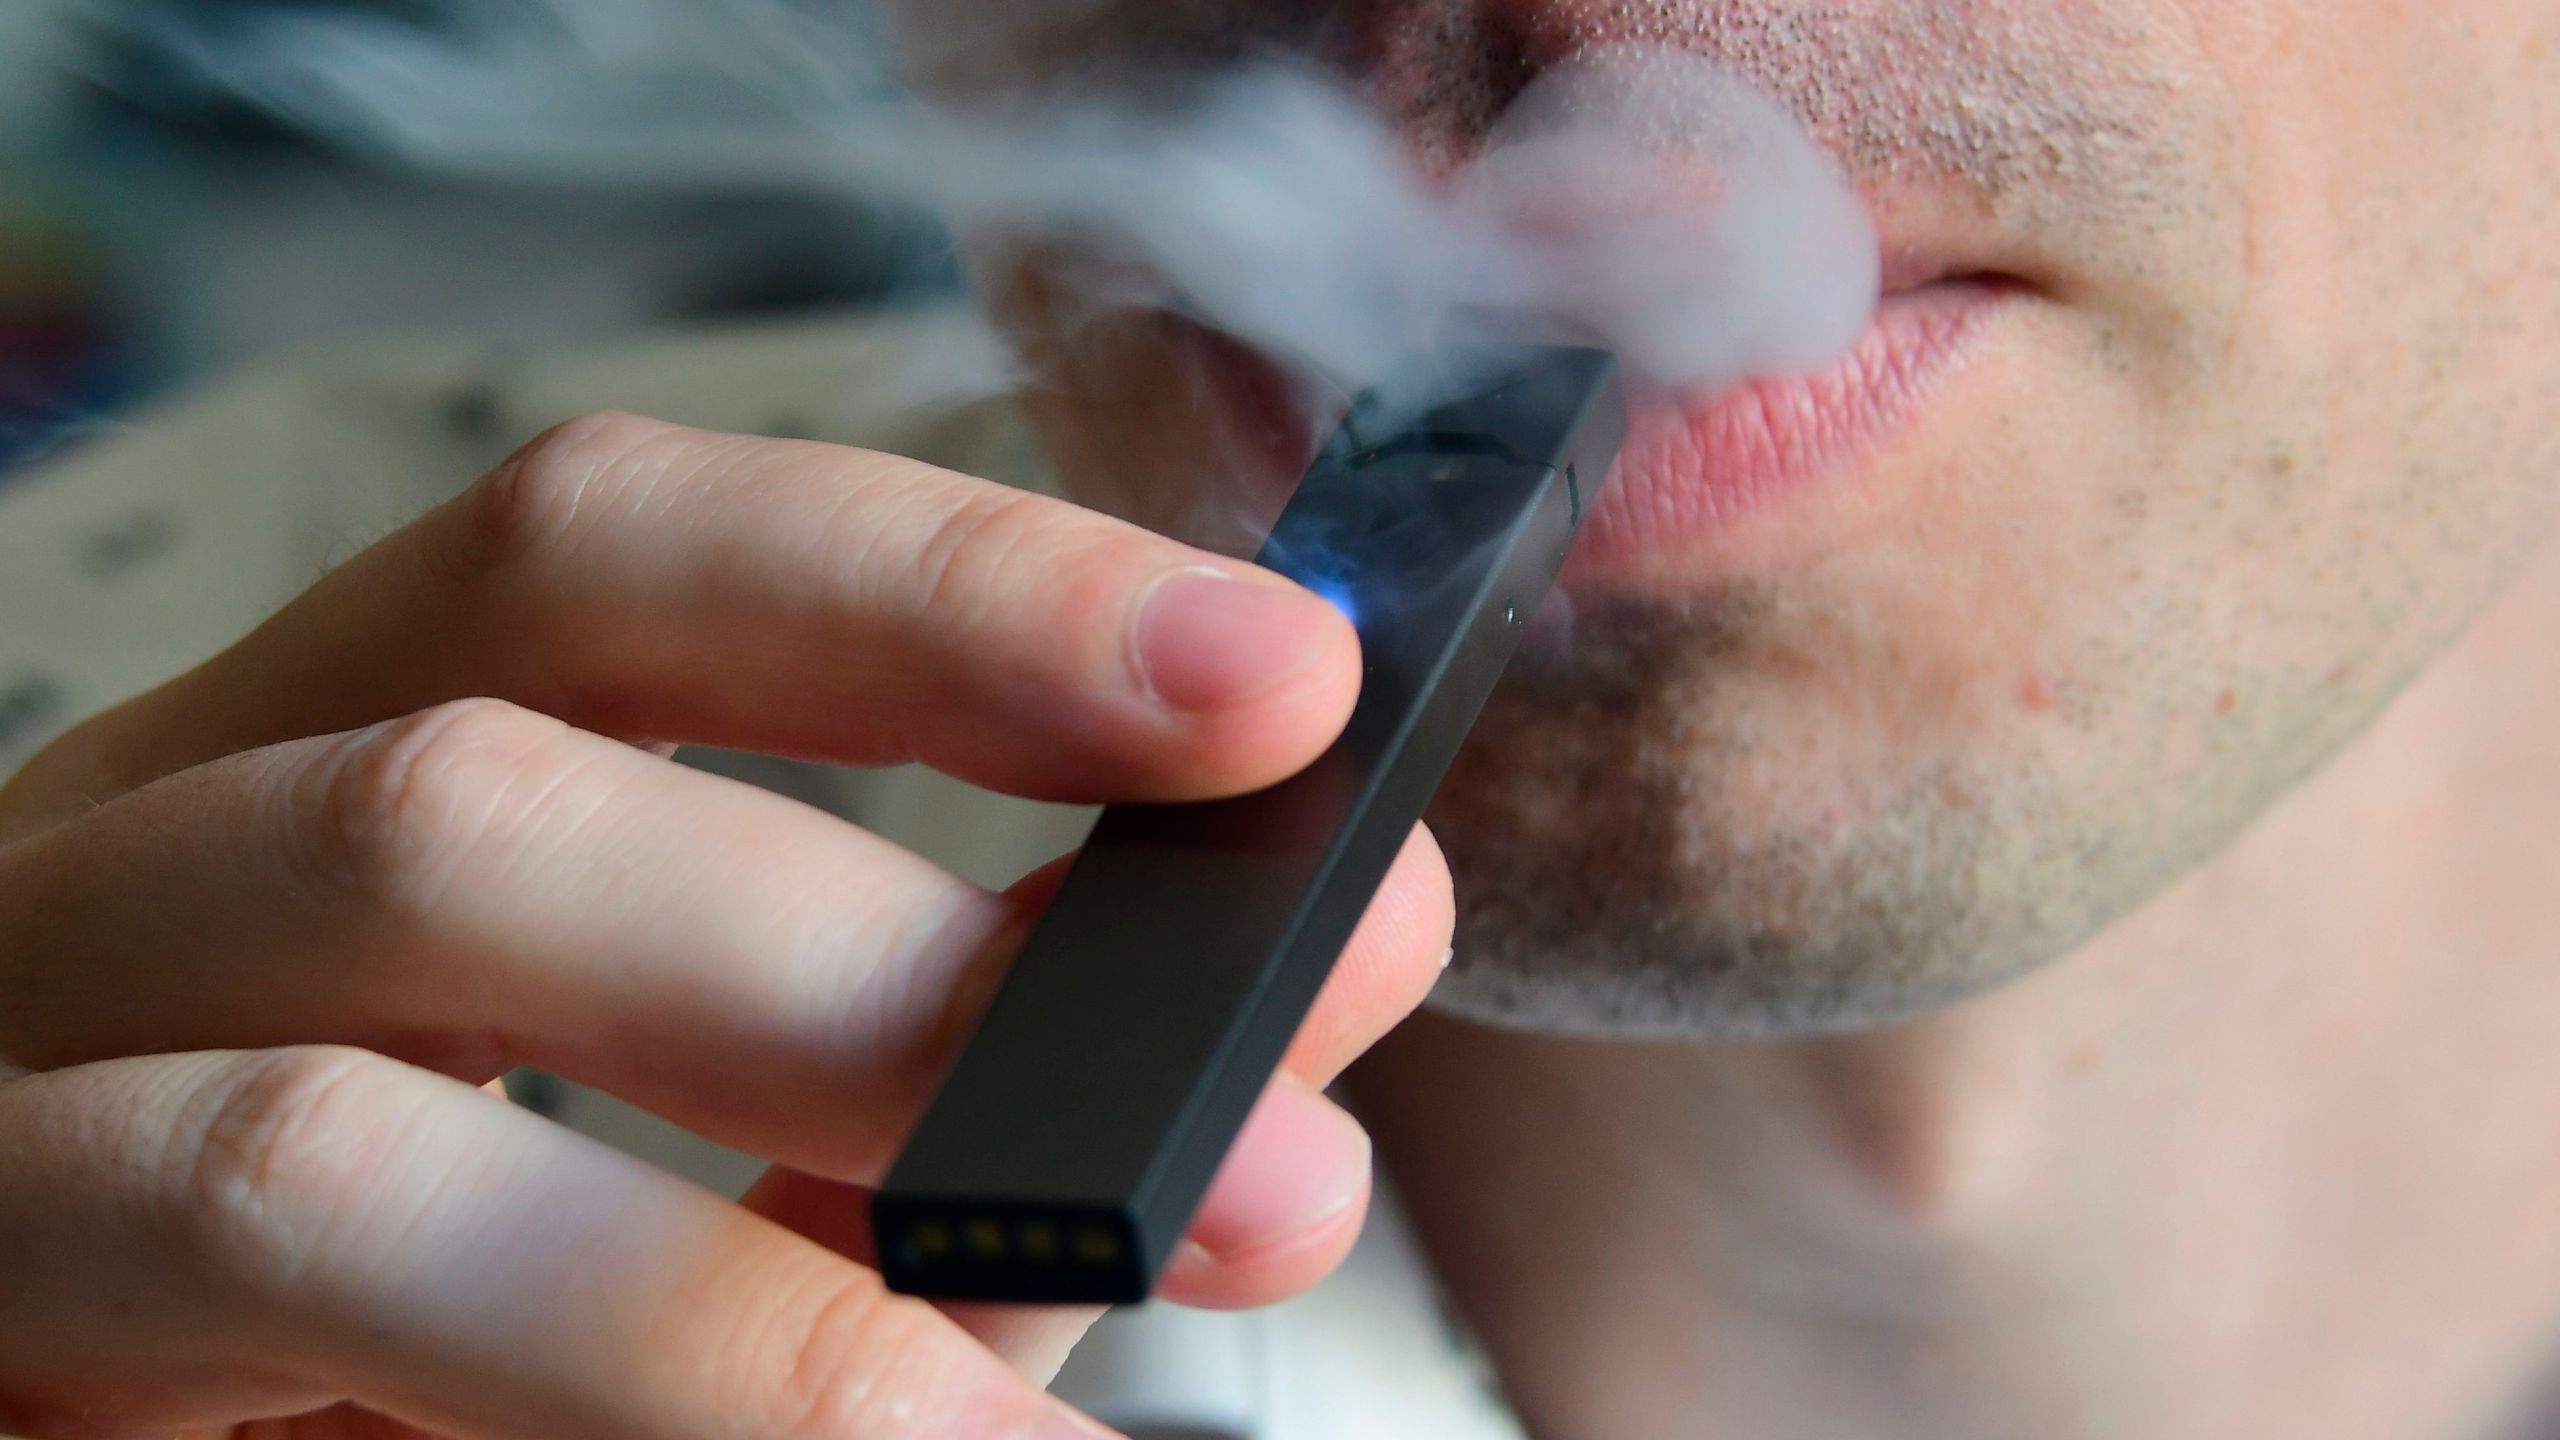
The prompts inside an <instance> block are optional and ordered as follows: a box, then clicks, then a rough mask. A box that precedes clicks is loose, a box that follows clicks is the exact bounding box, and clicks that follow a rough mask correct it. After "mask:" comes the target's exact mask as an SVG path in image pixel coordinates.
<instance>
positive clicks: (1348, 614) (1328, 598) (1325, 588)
mask: <svg viewBox="0 0 2560 1440" xmlns="http://www.w3.org/2000/svg"><path fill="white" fill-rule="evenodd" d="M1307 588H1308V589H1310V590H1313V591H1314V592H1315V593H1316V598H1317V599H1320V600H1322V601H1324V602H1325V603H1326V604H1328V605H1330V606H1332V607H1333V608H1334V609H1336V610H1339V611H1341V612H1342V618H1343V619H1345V620H1348V621H1350V622H1351V623H1352V625H1353V626H1354V627H1355V628H1356V627H1357V626H1358V625H1359V624H1360V607H1359V606H1358V605H1355V604H1353V603H1352V600H1351V590H1350V587H1348V586H1346V585H1343V584H1341V583H1339V582H1334V583H1330V584H1328V583H1324V582H1321V581H1319V582H1317V583H1315V584H1311V585H1309V586H1308V587H1307Z"/></svg>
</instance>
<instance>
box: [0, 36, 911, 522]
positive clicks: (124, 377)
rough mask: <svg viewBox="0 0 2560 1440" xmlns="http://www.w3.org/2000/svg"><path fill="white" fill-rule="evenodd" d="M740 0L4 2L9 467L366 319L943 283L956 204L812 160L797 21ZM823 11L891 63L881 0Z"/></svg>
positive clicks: (1, 278)
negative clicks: (729, 8) (725, 21)
mask: <svg viewBox="0 0 2560 1440" xmlns="http://www.w3.org/2000/svg"><path fill="white" fill-rule="evenodd" d="M802 8H804V9H805V8H811V7H807V6H803V7H802ZM688 11H690V15H688V13H687V12H688ZM723 11H724V7H722V6H717V5H693V6H688V5H685V4H681V3H672V0H606V3H601V4H576V3H569V0H546V3H534V0H506V3H497V4H491V3H485V0H5V3H0V486H5V485H6V484H7V483H8V478H9V476H11V475H12V474H15V473H19V472H20V471H22V470H23V468H24V466H25V463H26V462H27V461H28V460H29V459H31V458H32V457H34V456H35V455H38V454H40V453H44V452H47V451H49V450H53V449H56V448H58V447H60V446H63V445H65V444H69V443H76V442H77V440H78V439H79V438H80V437H81V436H82V435H83V434H84V433H87V432H89V431H92V430H94V429H96V428H98V427H101V426H107V425H112V424H113V423H114V421H115V420H116V418H117V417H118V416H119V415H122V414H125V413H128V412H129V411H130V409H131V408H132V407H133V406H135V405H137V404H139V403H141V402H144V401H147V400H149V399H151V398H152V397H154V396H158V395H164V394H168V393H171V392H173V391H176V390H178V389H180V388H182V387H185V386H186V385H187V384H188V383H189V382H190V381H191V380H195V379H199V378H202V377H206V376H209V375H215V374H223V373H230V372H234V371H237V370H239V369H241V368H243V367H244V366H247V365H250V364H253V363H256V362H260V361H262V360H265V359H268V358H270V357H273V356H276V355H279V354H292V353H303V352H307V351H308V350H309V349H311V348H312V347H314V346H319V345H323V344H327V343H330V342H337V341H343V340H346V339H349V338H355V337H381V336H386V335H402V334H418V335H423V334H433V335H438V336H444V337H463V336H467V337H471V338H474V339H478V340H484V341H489V342H494V343H506V342H523V343H526V344H540V345H544V346H550V347H559V346H563V345H574V344H576V343H578V342H580V341H583V340H602V339H610V338H612V337H616V336H621V335H628V334H635V333H641V332H644V331H649V330H655V329H662V328H663V327H666V326H669V325H677V324H684V323H688V322H710V323H718V322H721V321H724V320H728V319H732V318H737V317H746V316H758V315H763V316H771V315H781V314H794V313H814V312H841V311H858V310H861V309H864V308H867V307H875V306H879V305H882V304H886V303H892V302H896V303H910V302H914V301H917V300H919V299H924V300H930V299H931V298H933V297H935V296H937V295H942V294H947V293H948V292H949V291H950V289H951V287H952V286H953V285H954V283H955V281H954V276H953V270H952V266H951V263H950V257H949V250H948V247H947V245H946V244H945V243H944V241H943V237H942V236H941V235H940V234H939V233H938V232H937V231H936V230H935V228H934V227H933V226H932V224H931V223H930V222H929V221H926V220H924V219H922V218H920V217H918V216H915V215H912V214H900V213H889V212H886V211H883V210H881V209H879V208H877V207H874V206H869V205H866V204H864V203H862V202H859V201H856V200H852V199H849V198H846V197H844V196H843V195H842V194H840V193H831V190H830V187H829V185H828V184H827V177H825V176H824V175H823V174H822V173H819V170H818V168H817V167H816V166H815V165H811V164H800V165H795V164H794V163H792V162H791V161H790V160H789V158H788V157H790V156H793V155H800V154H806V153H808V152H809V148H810V147H809V146H808V143H807V142H808V135H807V134H806V130H807V126H806V124H805V121H804V120H802V119H795V117H794V115H793V114H792V113H791V103H792V97H791V95H790V93H789V92H790V87H788V86H784V85H772V86H759V85H756V84H754V83H753V77H754V76H755V75H756V73H757V69H758V67H759V66H769V65H771V64H773V63H775V57H774V56H773V55H772V54H771V53H770V51H769V42H770V40H771V37H769V36H767V37H759V36H756V35H754V34H752V33H746V31H747V30H748V29H750V28H751V27H740V26H737V25H734V24H730V25H722V24H719V23H711V22H713V21H716V19H717V17H719V16H720V15H721V14H722V13H723ZM824 12H825V14H824V18H825V20H826V22H827V23H826V25H825V27H824V32H823V33H825V34H827V35H828V36H830V37H834V38H836V39H837V40H838V41H839V42H840V43H841V44H843V45H844V46H845V47H847V51H848V53H847V54H846V55H845V56H843V57H828V58H830V59H835V58H841V59H843V60H844V61H845V62H846V64H845V68H846V70H847V71H848V72H850V71H852V70H855V69H857V68H859V67H860V66H861V65H864V64H868V63H870V60H871V57H870V55H869V54H868V53H866V52H867V46H866V37H867V35H868V26H867V20H866V18H865V13H864V12H863V11H862V10H861V9H860V8H859V7H858V4H850V3H839V0H826V3H825V5H824ZM760 44H764V45H766V47H767V48H760ZM580 59H583V60H584V61H586V62H588V63H575V62H577V61H578V60H580ZM599 60H601V61H605V62H609V63H594V62H596V61H599ZM448 82H450V83H448Z"/></svg>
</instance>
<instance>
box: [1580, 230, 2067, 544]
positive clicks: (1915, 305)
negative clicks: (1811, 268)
mask: <svg viewBox="0 0 2560 1440" xmlns="http://www.w3.org/2000/svg"><path fill="white" fill-rule="evenodd" d="M1887 284H1888V287H1889V288H1888V289H1887V291H1886V293H1885V295H1884V298H1883V300H1882V302H1881V303H1880V304H1879V305H1878V306H1877V309H1876V314H1875V317H1874V318H1873V319H1872V320H1871V321H1870V322H1869V323H1868V325H1867V328H1866V330H1865V331H1864V332H1863V333H1862V334H1861V335H1860V336H1859V337H1858V339H1857V341H1856V342H1855V343H1854V344H1853V345H1852V346H1851V347H1850V349H1849V351H1848V352H1847V353H1846V354H1844V355H1843V356H1841V357H1840V359H1839V360H1837V361H1836V362H1834V363H1833V364H1832V365H1830V366H1829V367H1827V368H1825V369H1823V370H1821V371H1818V372H1816V373H1814V374H1810V375H1802V376H1782V377H1765V378H1761V379H1755V380H1751V381H1748V382H1745V383H1743V384H1741V385H1738V386H1734V387H1731V388H1728V389H1724V390H1721V391H1716V392H1713V393H1703V394H1668V393H1663V392H1660V391H1655V392H1651V393H1639V394H1637V395H1635V396H1634V397H1632V399H1631V408H1632V410H1633V415H1632V417H1631V418H1632V421H1633V427H1632V433H1631V434H1630V436H1629V438H1628V442H1627V445H1626V448H1625V449H1624V450H1623V451H1622V452H1621V453H1620V456H1619V460H1618V465H1617V468H1616V469H1615V470H1613V471H1612V472H1611V477H1610V482H1609V486H1608V489H1607V490H1606V492H1605V493H1604V494H1603V496H1602V498H1601V502H1600V505H1599V507H1598V509H1597V510H1596V511H1595V512H1594V513H1593V515H1592V518H1591V521H1590V522H1589V524H1587V525H1586V526H1585V528H1584V532H1583V536H1582V539H1581V541H1580V542H1579V543H1578V544H1577V545H1576V547H1575V553H1574V558H1573V572H1572V573H1573V574H1574V575H1575V576H1576V577H1592V576H1598V575H1605V574H1609V573H1611V572H1619V571H1628V570H1644V571H1650V570H1653V569H1656V568H1658V567H1659V566H1660V565H1661V564H1663V563H1665V562H1668V563H1671V564H1674V565H1679V564H1682V562H1684V561H1685V562H1688V568H1697V567H1699V566H1701V565H1705V566H1712V567H1713V568H1717V569H1730V568H1738V567H1744V566H1748V565H1751V564H1753V563H1756V562H1761V561H1765V560H1768V559H1771V558H1775V557H1774V556H1773V554H1772V552H1773V551H1774V550H1777V549H1784V548H1792V547H1790V546H1788V545H1787V540H1788V538H1789V536H1790V535H1792V534H1794V533H1795V532H1800V531H1801V530H1802V529H1803V528H1804V527H1803V526H1802V525H1799V524H1795V523H1791V522H1792V521H1794V520H1795V519H1796V518H1797V517H1795V516H1793V515H1790V514H1788V513H1787V512H1789V511H1790V510H1791V509H1801V508H1803V507H1801V506H1798V505H1795V504H1792V503H1791V502H1796V501H1799V500H1802V499H1806V498H1809V497H1810V496H1811V494H1812V493H1813V492H1815V491H1817V490H1820V489H1824V488H1828V487H1834V486H1847V485H1854V484H1856V483H1858V481H1859V479H1860V478H1861V475H1862V473H1863V472H1864V471H1866V470H1868V469H1869V468H1871V467H1870V466H1869V465H1868V463H1867V462H1869V461H1871V460H1872V459H1873V458H1874V457H1875V456H1876V454H1877V453H1878V452H1879V451H1880V450H1881V449H1882V448H1883V447H1884V446H1885V445H1886V444H1887V443H1888V442H1889V441H1890V440H1891V439H1892V438H1893V437H1894V436H1895V435H1896V434H1897V433H1898V432H1900V431H1902V430H1904V429H1906V428H1909V427H1910V426H1912V425H1913V424H1915V423H1916V422H1917V421H1918V419H1919V418H1920V415H1921V412H1922V411H1923V409H1924V407H1925V406H1926V403H1927V401H1928V400H1929V398H1930V396H1931V394H1932V393H1933V392H1934V391H1936V390H1937V389H1938V388H1939V387H1940V385H1942V384H1943V383H1944V382H1945V381H1946V380H1947V379H1948V378H1949V376H1950V375H1952V374H1953V373H1954V372H1955V371H1956V370H1957V369H1958V368H1960V367H1961V365H1962V364H1963V363H1964V361H1965V360H1966V359H1967V358H1968V355H1969V353H1970V351H1971V350H1972V349H1973V342H1974V341H1975V340H1976V338H1977V337H1978V336H1979V335H1980V333H1981V332H1982V330H1983V329H1984V327H1985V325H1986V324H1987V323H1988V322H1990V321H1991V320H1992V319H1993V318H1994V317H1995V316H1996V315H1997V313H1998V312H1999V311H2000V310H2001V309H2002V308H2003V307H2004V306H2005V305H2007V304H2008V303H2010V302H2011V301H2013V300H2015V299H2016V298H2017V297H2018V296H2019V295H2020V294H2021V293H2022V289H2021V287H2020V285H2019V284H2018V283H2017V282H2015V281H2013V280H2010V279H2008V278H2006V277H2002V276H1997V275H1984V274H1967V275H1957V276H1948V277H1947V278H1942V279H1933V280H1928V281H1926V282H1914V281H1912V280H1910V279H1908V278H1903V279H1901V281H1900V282H1899V284H1898V285H1897V283H1896V281H1893V280H1888V282H1887Z"/></svg>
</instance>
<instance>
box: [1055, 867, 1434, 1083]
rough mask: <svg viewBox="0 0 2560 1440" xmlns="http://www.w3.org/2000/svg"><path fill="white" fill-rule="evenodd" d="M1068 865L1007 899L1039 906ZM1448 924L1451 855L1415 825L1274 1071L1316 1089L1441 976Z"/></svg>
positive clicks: (1404, 1013) (1397, 1020) (1063, 876)
mask: <svg viewBox="0 0 2560 1440" xmlns="http://www.w3.org/2000/svg"><path fill="white" fill-rule="evenodd" d="M1074 863H1075V856H1073V855H1062V856H1060V857H1058V858H1057V859H1055V860H1053V861H1050V862H1049V863H1048V864H1046V865H1043V866H1041V867H1040V868H1039V869H1037V870H1034V871H1032V872H1031V873H1030V874H1028V875H1025V876H1024V877H1022V878H1021V879H1020V880H1017V881H1015V882H1014V883H1013V885H1012V886H1011V887H1010V888H1009V889H1007V890H1006V891H1005V897H1006V898H1007V899H1008V900H1010V901H1012V902H1013V903H1014V904H1015V905H1016V906H1017V907H1019V908H1020V909H1021V910H1022V911H1024V912H1026V913H1036V912H1038V911H1040V910H1044V909H1046V908H1047V907H1048V904H1049V901H1050V899H1051V897H1053V896H1054V895H1056V894H1057V890H1058V887H1059V886H1060V885H1062V884H1064V883H1065V882H1066V878H1067V871H1068V870H1069V869H1070V868H1072V867H1073V865H1074ZM1455 923H1456V912H1455V908H1454V902H1453V900H1452V898H1451V890H1450V879H1449V862H1448V860H1447V859H1446V857H1444V856H1443V855H1442V854H1441V853H1440V844H1439V842H1438V841H1436V840H1434V839H1432V837H1431V832H1430V831H1429V830H1428V829H1426V828H1424V827H1423V826H1420V825H1416V826H1415V827H1414V828H1413V833H1412V834H1411V835H1409V836H1407V837H1406V839H1405V843H1404V848H1403V849H1401V850H1399V851H1398V852H1397V854H1396V859H1395V863H1394V864H1393V865H1391V866H1389V867H1388V870H1387V877H1386V879H1385V880H1384V881H1383V882H1381V883H1380V885H1379V887H1378V893H1377V894H1376V896H1374V897H1373V898H1372V899H1371V900H1370V902H1369V908H1368V909H1367V910H1365V911H1363V912H1362V913H1361V917H1360V923H1359V925H1358V926H1357V927H1355V928H1354V929H1353V931H1352V934H1351V939H1350V942H1349V943H1348V944H1346V945H1345V946H1344V947H1343V951H1342V956H1341V958H1340V959H1339V960H1337V961H1336V962H1335V963H1334V967H1333V972H1332V973H1331V974H1330V975H1329V976H1327V977H1326V979H1325V984H1324V989H1323V990H1322V991H1321V992H1320V993H1318V995H1317V996H1316V1000H1315V1004H1314V1006H1313V1007H1312V1008H1311V1009H1310V1010H1309V1011H1308V1012H1307V1018H1306V1022H1305V1023H1304V1024H1303V1025H1301V1026H1300V1027H1299V1030H1298V1034H1297V1036H1296V1038H1295V1039H1294V1040H1292V1041H1291V1043H1290V1047H1289V1053H1288V1056H1287V1058H1286V1059H1285V1060H1284V1061H1282V1068H1283V1069H1284V1070H1286V1071H1288V1072H1289V1073H1291V1074H1293V1075H1296V1076H1297V1077H1298V1078H1299V1079H1301V1080H1304V1081H1307V1082H1308V1083H1309V1084H1311V1085H1313V1086H1314V1087H1315V1088H1317V1089H1319V1090H1320V1089H1323V1088H1324V1087H1325V1086H1327V1085H1330V1084H1332V1083H1333V1081H1334V1079H1335V1077H1336V1076H1339V1075H1340V1074H1341V1073H1342V1072H1343V1070H1344V1069H1345V1068H1347V1067H1348V1066H1349V1065H1350V1064H1351V1062H1352V1061H1354V1060H1356V1059H1358V1058H1359V1057H1360V1056H1361V1055H1362V1054H1363V1053H1365V1052H1366V1051H1367V1050H1368V1048H1369V1047H1370V1046H1372V1045H1374V1044H1376V1043H1378V1040H1379V1038H1380V1037H1381V1036H1383V1035H1385V1034H1386V1033H1387V1031H1389V1030H1390V1029H1393V1028H1394V1027H1395V1026H1396V1025H1397V1024H1398V1023H1400V1022H1402V1021H1403V1019H1404V1018H1405V1017H1406V1016H1407V1015H1410V1014H1412V1013H1413V1011H1414V1008H1415V1007H1416V1006H1418V1005H1420V1004H1421V1003H1422V1001H1423V998H1424V997H1425V996H1426V995H1428V994H1429V993H1430V991H1431V987H1432V986H1433V985H1435V984H1437V983H1438V982H1439V979H1440V976H1441V973H1442V972H1443V970H1445V969H1446V967H1447V963H1448V958H1449V938H1450V934H1451V931H1452V928H1453V927H1454V925H1455Z"/></svg>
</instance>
